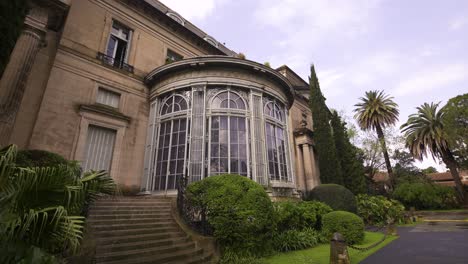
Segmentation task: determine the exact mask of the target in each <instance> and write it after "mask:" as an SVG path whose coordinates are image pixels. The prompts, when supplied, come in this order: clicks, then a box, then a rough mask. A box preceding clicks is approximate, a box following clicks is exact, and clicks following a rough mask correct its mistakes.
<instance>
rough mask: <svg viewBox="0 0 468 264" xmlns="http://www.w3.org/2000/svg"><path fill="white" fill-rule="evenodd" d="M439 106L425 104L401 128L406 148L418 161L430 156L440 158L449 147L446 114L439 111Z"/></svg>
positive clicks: (437, 104)
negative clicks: (445, 121)
mask: <svg viewBox="0 0 468 264" xmlns="http://www.w3.org/2000/svg"><path fill="white" fill-rule="evenodd" d="M438 106H439V103H436V104H435V103H431V104H428V103H424V104H423V105H421V106H419V107H417V108H416V109H417V113H415V114H412V115H410V116H409V117H408V121H406V123H404V124H403V125H402V126H401V127H400V129H401V132H402V133H403V134H404V135H405V137H406V146H407V147H408V149H409V150H410V152H411V154H412V155H413V156H414V157H415V158H417V159H420V160H422V159H423V157H427V156H428V155H429V154H431V155H432V157H434V158H439V157H440V156H441V154H442V153H444V151H447V149H448V147H449V146H448V142H447V139H446V138H447V137H446V133H445V132H444V124H443V116H444V112H443V111H437V107H438Z"/></svg>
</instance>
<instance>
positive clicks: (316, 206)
mask: <svg viewBox="0 0 468 264" xmlns="http://www.w3.org/2000/svg"><path fill="white" fill-rule="evenodd" d="M273 205H274V208H275V213H276V219H277V228H278V231H279V232H284V231H287V230H290V229H295V230H302V229H305V228H316V229H320V227H321V220H322V216H323V215H325V214H327V213H329V212H331V211H333V210H332V209H331V208H330V206H328V205H326V204H324V203H322V202H318V201H310V202H290V201H287V202H276V203H273Z"/></svg>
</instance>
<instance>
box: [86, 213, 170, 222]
mask: <svg viewBox="0 0 468 264" xmlns="http://www.w3.org/2000/svg"><path fill="white" fill-rule="evenodd" d="M140 218H145V219H147V218H152V219H155V220H161V221H162V220H163V219H172V215H171V214H168V213H141V214H140V213H133V212H132V213H125V214H122V213H118V214H112V213H104V214H101V213H91V214H90V215H89V216H88V220H90V221H95V220H111V219H133V220H135V221H138V219H140Z"/></svg>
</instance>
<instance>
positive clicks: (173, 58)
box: [166, 49, 184, 64]
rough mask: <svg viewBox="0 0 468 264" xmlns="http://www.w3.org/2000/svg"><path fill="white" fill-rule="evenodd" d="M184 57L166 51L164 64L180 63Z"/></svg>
mask: <svg viewBox="0 0 468 264" xmlns="http://www.w3.org/2000/svg"><path fill="white" fill-rule="evenodd" d="M183 58H184V57H183V56H182V55H180V54H178V53H176V52H174V51H172V50H170V49H168V50H167V53H166V64H167V63H171V62H174V61H180V60H182V59H183Z"/></svg>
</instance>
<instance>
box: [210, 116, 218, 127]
mask: <svg viewBox="0 0 468 264" xmlns="http://www.w3.org/2000/svg"><path fill="white" fill-rule="evenodd" d="M211 128H212V129H218V128H219V117H218V116H213V117H212V118H211Z"/></svg>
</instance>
